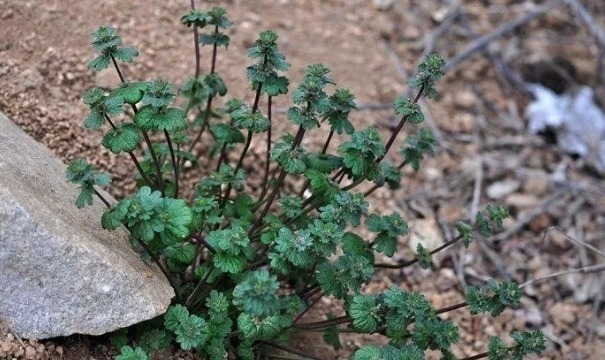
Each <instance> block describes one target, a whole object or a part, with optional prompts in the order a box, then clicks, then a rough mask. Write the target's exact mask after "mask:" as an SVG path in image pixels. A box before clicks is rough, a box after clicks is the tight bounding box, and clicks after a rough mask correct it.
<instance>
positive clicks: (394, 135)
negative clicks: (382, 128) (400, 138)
mask: <svg viewBox="0 0 605 360" xmlns="http://www.w3.org/2000/svg"><path fill="white" fill-rule="evenodd" d="M423 92H424V85H423V86H421V87H420V89H418V94H416V97H415V98H414V101H413V103H414V104H416V103H418V100H420V97H421V96H422V93H423ZM409 118H410V116H409V115H404V116H403V117H402V118H401V120H400V121H399V124H398V125H397V127H396V128H395V130H393V133H392V134H391V137H390V138H389V141H388V142H387V144H386V146H385V149H384V154H383V155H382V156H381V157H379V158H378V159H376V163H379V162H381V161H382V159H384V157H385V156H387V154H388V153H389V150H390V149H391V147H392V146H393V143H394V142H395V139H396V138H397V135H399V133H400V132H401V129H403V125H405V123H406V122H407V121H408V119H409Z"/></svg>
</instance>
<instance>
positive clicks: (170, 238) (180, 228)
mask: <svg viewBox="0 0 605 360" xmlns="http://www.w3.org/2000/svg"><path fill="white" fill-rule="evenodd" d="M192 221H193V212H192V211H191V208H189V206H188V205H187V204H186V203H185V201H184V200H181V199H173V198H164V197H162V195H161V193H160V192H159V191H152V190H151V189H150V188H149V187H148V186H143V187H141V188H140V189H139V191H138V192H137V193H136V194H135V195H134V196H132V197H128V198H125V199H123V200H121V201H120V202H119V203H117V204H115V205H113V206H112V207H111V208H109V209H108V210H107V211H105V213H104V214H103V217H102V219H101V224H102V225H103V228H104V229H109V230H113V229H116V228H118V227H119V226H120V225H124V226H126V228H128V229H129V230H130V233H131V236H132V237H133V238H135V239H139V240H141V241H143V242H145V243H148V244H149V245H151V248H152V249H154V250H156V251H164V252H167V254H168V255H169V257H171V258H174V259H175V260H177V261H182V262H186V261H188V260H191V255H192V250H193V249H192V247H191V245H186V244H185V245H180V244H182V242H183V241H184V240H185V239H186V238H187V236H188V235H189V234H190V225H191V223H192Z"/></svg>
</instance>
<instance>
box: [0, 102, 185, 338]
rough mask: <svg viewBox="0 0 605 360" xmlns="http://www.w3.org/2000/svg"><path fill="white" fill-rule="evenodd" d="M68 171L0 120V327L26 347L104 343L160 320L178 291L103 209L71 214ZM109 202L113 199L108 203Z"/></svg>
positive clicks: (74, 189) (72, 199) (96, 207)
mask: <svg viewBox="0 0 605 360" xmlns="http://www.w3.org/2000/svg"><path fill="white" fill-rule="evenodd" d="M64 173H65V165H64V164H63V163H62V162H61V161H59V160H58V159H56V158H55V157H54V156H53V155H52V154H51V153H50V151H49V150H48V149H46V148H45V147H44V146H42V145H41V144H39V143H37V142H36V141H35V140H34V139H32V138H31V137H29V136H28V135H26V134H25V133H24V132H23V131H22V130H21V129H19V128H18V127H17V126H16V125H15V124H14V123H12V122H11V120H9V119H8V118H7V117H6V116H5V115H4V114H2V113H0V320H4V321H6V322H7V323H8V326H9V327H10V328H11V331H12V332H13V333H15V334H17V335H19V336H21V337H24V338H35V339H44V338H50V337H56V336H67V335H70V334H74V333H78V334H90V335H100V334H104V333H107V332H110V331H112V330H115V329H118V328H122V327H126V326H129V325H132V324H135V323H138V322H141V321H144V320H147V319H151V318H153V317H156V316H158V315H161V314H163V313H164V312H165V311H166V308H167V307H168V306H169V304H170V300H171V299H172V297H173V296H174V291H173V290H172V288H171V287H170V285H169V284H168V281H167V280H166V278H165V277H163V275H162V273H161V272H160V271H159V269H158V268H157V267H156V266H153V265H150V264H146V263H144V262H143V261H142V260H141V259H140V257H139V255H138V254H137V253H135V252H134V251H133V250H132V249H131V248H130V245H129V242H128V235H127V231H126V230H125V229H119V231H113V232H109V231H106V230H103V229H102V228H101V224H100V219H101V214H102V212H103V210H104V205H103V204H102V203H101V202H100V201H98V200H97V199H95V202H94V204H93V206H89V207H86V208H84V209H78V208H76V206H75V204H74V202H75V199H76V197H77V195H78V189H77V187H76V186H74V185H72V184H68V183H67V182H66V181H65V175H64ZM109 198H110V197H109Z"/></svg>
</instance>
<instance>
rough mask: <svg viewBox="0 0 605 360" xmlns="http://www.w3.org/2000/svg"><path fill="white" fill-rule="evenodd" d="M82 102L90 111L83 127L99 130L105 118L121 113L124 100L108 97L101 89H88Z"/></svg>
mask: <svg viewBox="0 0 605 360" xmlns="http://www.w3.org/2000/svg"><path fill="white" fill-rule="evenodd" d="M82 101H83V102H84V104H86V106H88V108H89V109H90V113H89V114H88V116H87V117H86V119H84V127H86V128H89V129H93V130H99V129H101V127H102V126H103V125H104V124H105V122H106V120H107V118H109V117H111V116H113V115H118V114H121V113H122V105H124V99H123V98H121V97H116V96H108V95H107V94H106V93H105V91H104V90H103V89H101V88H98V87H94V88H91V89H88V90H87V91H86V93H85V94H84V97H83V98H82Z"/></svg>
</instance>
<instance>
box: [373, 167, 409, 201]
mask: <svg viewBox="0 0 605 360" xmlns="http://www.w3.org/2000/svg"><path fill="white" fill-rule="evenodd" d="M407 163H408V162H407V161H406V160H403V161H402V162H401V164H399V165H398V166H397V169H399V170H401V169H403V167H405V165H406V164H407ZM379 187H380V186H378V184H374V186H372V187H371V188H370V189H368V191H366V192H365V193H363V196H364V197H368V196H370V195H371V194H372V193H373V192H374V191H376V190H377V189H378V188H379Z"/></svg>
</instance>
